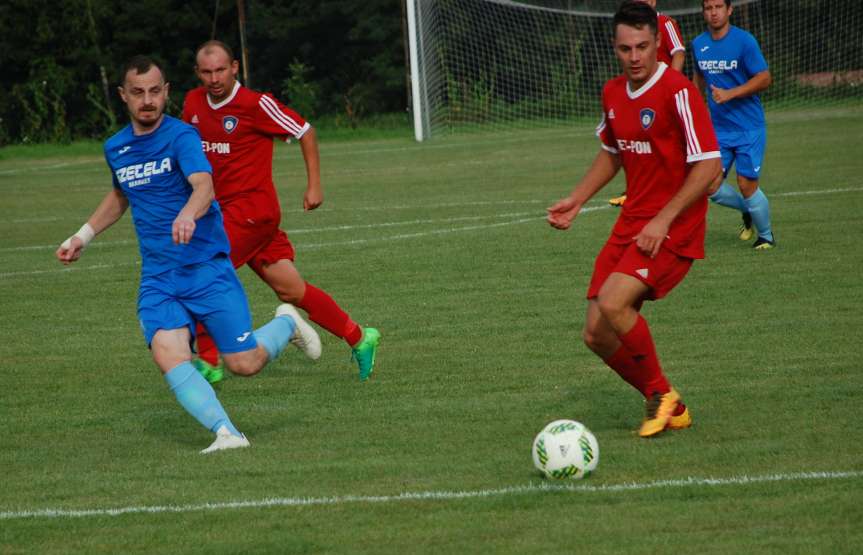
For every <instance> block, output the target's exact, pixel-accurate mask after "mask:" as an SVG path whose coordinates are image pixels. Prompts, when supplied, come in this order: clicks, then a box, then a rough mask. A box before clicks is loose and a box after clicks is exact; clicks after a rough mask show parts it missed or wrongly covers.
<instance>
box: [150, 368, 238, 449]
mask: <svg viewBox="0 0 863 555" xmlns="http://www.w3.org/2000/svg"><path fill="white" fill-rule="evenodd" d="M165 381H166V382H168V385H169V386H170V388H171V391H172V392H173V393H174V396H175V397H176V398H177V401H178V402H179V403H180V404H181V405H182V406H183V408H184V409H186V412H188V413H189V414H191V415H192V416H194V417H195V419H196V420H197V421H198V422H200V423H201V424H202V425H203V426H204V427H205V428H207V429H208V430H210V431H211V432H215V431H216V430H218V429H219V428H221V427H222V426H225V427H226V428H228V430H229V431H230V432H231V433H232V434H234V435H237V436H239V435H241V434H240V432H239V431H237V429H236V428H235V427H234V425H233V424H232V423H231V419H230V418H228V414H227V413H226V412H225V409H224V408H222V404H221V403H220V402H219V399H217V398H216V392H215V391H213V386H211V385H210V384H209V382H207V380H205V379H204V377H203V376H201V374H199V373H198V371H197V370H195V367H194V366H192V363H191V362H184V363H182V364H180V365H178V366H175V367H174V368H172V369H171V370H170V371H169V372H168V373H167V374H165Z"/></svg>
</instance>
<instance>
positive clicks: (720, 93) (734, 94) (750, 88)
mask: <svg viewBox="0 0 863 555" xmlns="http://www.w3.org/2000/svg"><path fill="white" fill-rule="evenodd" d="M771 83H773V76H772V75H770V70H769V69H768V70H764V71H762V72H760V73H756V74H755V75H753V76H752V78H751V79H750V80H749V81H747V82H745V83H743V84H742V85H740V86H737V87H734V88H731V89H720V88H719V87H717V86H715V85H711V86H710V94H711V95H712V96H713V100H714V101H715V102H716V103H717V104H723V103H725V102H728V101H729V100H734V99H735V98H745V97H747V96H752V95H753V94H758V93H760V92H761V91H763V90H765V89H767V87H769V86H770V84H771Z"/></svg>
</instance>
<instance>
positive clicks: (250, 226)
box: [224, 213, 294, 273]
mask: <svg viewBox="0 0 863 555" xmlns="http://www.w3.org/2000/svg"><path fill="white" fill-rule="evenodd" d="M224 220H225V231H226V232H227V233H228V241H230V242H231V262H232V263H233V264H234V268H239V267H240V266H242V265H243V264H248V265H249V267H250V268H251V269H252V270H254V271H255V272H256V273H260V270H261V268H262V267H263V266H267V265H270V264H273V263H275V262H278V261H279V260H290V261H293V260H294V246H293V245H292V244H291V241H290V240H289V239H288V235H287V233H285V232H284V231H282V230H281V229H279V226H278V223H276V222H273V221H266V222H262V223H258V222H256V223H250V222H249V220H238V219H235V218H231V217H230V216H229V215H228V214H227V213H226V214H224Z"/></svg>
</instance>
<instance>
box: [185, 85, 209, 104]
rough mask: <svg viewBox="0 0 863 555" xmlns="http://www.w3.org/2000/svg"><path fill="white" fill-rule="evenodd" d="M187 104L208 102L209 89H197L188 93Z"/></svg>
mask: <svg viewBox="0 0 863 555" xmlns="http://www.w3.org/2000/svg"><path fill="white" fill-rule="evenodd" d="M184 101H185V103H186V104H201V103H203V102H206V101H207V89H206V88H204V87H195V88H194V89H192V90H190V91H189V92H187V93H186V97H185V100H184Z"/></svg>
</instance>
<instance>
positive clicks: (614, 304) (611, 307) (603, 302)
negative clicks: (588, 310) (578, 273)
mask: <svg viewBox="0 0 863 555" xmlns="http://www.w3.org/2000/svg"><path fill="white" fill-rule="evenodd" d="M597 306H598V307H599V312H600V313H601V314H602V315H603V317H605V319H606V320H609V321H614V320H616V319H617V317H619V316H620V315H621V313H622V312H623V311H624V310H625V309H626V308H627V307H626V306H625V305H623V304H621V303H620V302H619V301H618V299H617V297H616V296H615V295H600V296H599V298H598V299H597Z"/></svg>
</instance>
